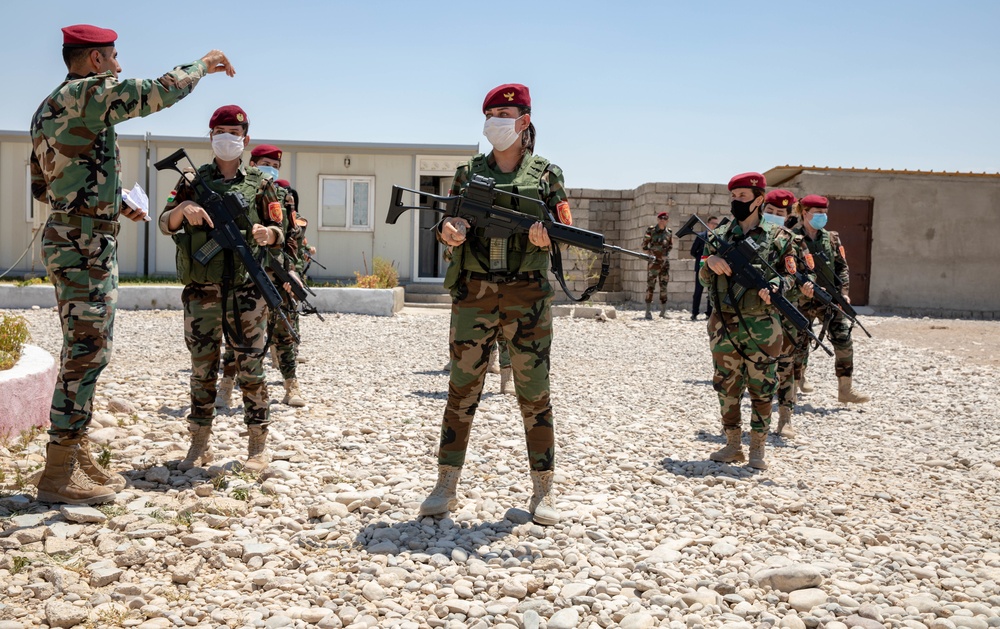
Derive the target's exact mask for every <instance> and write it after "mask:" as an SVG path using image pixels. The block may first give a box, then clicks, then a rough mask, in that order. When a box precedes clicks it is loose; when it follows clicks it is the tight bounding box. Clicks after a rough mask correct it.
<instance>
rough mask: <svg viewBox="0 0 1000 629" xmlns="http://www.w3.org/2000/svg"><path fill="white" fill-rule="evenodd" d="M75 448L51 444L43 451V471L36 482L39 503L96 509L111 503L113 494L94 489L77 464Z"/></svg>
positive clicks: (110, 490)
mask: <svg viewBox="0 0 1000 629" xmlns="http://www.w3.org/2000/svg"><path fill="white" fill-rule="evenodd" d="M78 447H79V446H78V445H77V444H73V445H64V444H61V443H53V442H50V443H49V444H48V446H46V450H45V469H44V470H42V475H41V477H39V479H38V502H52V503H64V504H71V505H96V504H101V503H104V502H113V501H114V499H115V490H114V489H111V488H110V487H104V486H100V485H95V484H94V483H92V482H90V478H88V477H87V475H86V474H84V473H83V472H82V471H81V470H80V468H79V466H78V465H77V462H76V455H77V450H78Z"/></svg>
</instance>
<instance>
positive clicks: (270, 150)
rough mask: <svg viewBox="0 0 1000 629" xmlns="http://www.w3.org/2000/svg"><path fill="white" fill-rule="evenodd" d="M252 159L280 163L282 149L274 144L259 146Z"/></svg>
mask: <svg viewBox="0 0 1000 629" xmlns="http://www.w3.org/2000/svg"><path fill="white" fill-rule="evenodd" d="M213 126H214V125H213ZM250 157H251V158H252V159H259V158H261V157H266V158H268V159H276V160H278V161H279V162H280V161H281V149H279V148H278V147H277V146H274V145H273V144H259V145H257V146H255V147H253V150H252V151H250ZM275 183H278V182H275Z"/></svg>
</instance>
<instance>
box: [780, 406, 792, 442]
mask: <svg viewBox="0 0 1000 629" xmlns="http://www.w3.org/2000/svg"><path fill="white" fill-rule="evenodd" d="M775 432H776V433H777V434H779V435H781V436H782V437H784V438H786V439H793V438H794V437H795V428H793V427H792V409H790V408H788V407H787V406H779V407H778V428H777V430H775Z"/></svg>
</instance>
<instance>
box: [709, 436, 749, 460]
mask: <svg viewBox="0 0 1000 629" xmlns="http://www.w3.org/2000/svg"><path fill="white" fill-rule="evenodd" d="M725 431H726V445H725V447H724V448H722V449H721V450H716V451H715V452H713V453H712V454H710V455H708V458H709V459H711V460H713V461H718V462H719V463H740V462H742V461H743V459H744V457H743V446H742V445H741V444H740V440H741V439H742V438H743V429H742V428H726V429H725Z"/></svg>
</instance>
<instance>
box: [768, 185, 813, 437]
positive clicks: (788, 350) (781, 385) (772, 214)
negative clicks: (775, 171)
mask: <svg viewBox="0 0 1000 629" xmlns="http://www.w3.org/2000/svg"><path fill="white" fill-rule="evenodd" d="M794 206H795V195H794V194H792V193H791V192H790V191H788V190H780V189H779V190H772V191H770V192H768V193H767V195H766V196H765V197H764V213H763V214H762V215H761V218H762V219H763V220H764V221H766V222H768V223H770V224H771V225H774V226H775V227H783V226H784V224H785V219H786V218H787V217H788V215H789V214H790V213H791V210H792V208H793V207H794ZM790 251H791V252H792V255H790V256H787V257H786V258H785V264H786V266H787V267H788V268H786V270H787V271H789V272H790V273H795V272H796V271H798V272H801V273H804V274H806V275H807V276H808V275H809V274H811V273H812V271H811V268H812V266H811V264H810V262H809V260H810V259H811V258H810V257H809V256H806V255H805V252H806V251H807V249H806V248H805V243H803V242H802V237H801V236H794V237H793V238H792V244H791V246H790ZM789 260H791V261H792V262H789ZM802 295H804V296H805V297H806V298H809V297H812V296H813V287H812V282H806V283H805V285H803V286H802V287H799V286H798V285H795V284H793V285H792V286H791V288H789V289H788V291H787V292H786V293H785V297H786V298H787V299H788V301H790V302H792V303H793V304H795V303H797V302H798V301H799V298H800V296H802ZM799 334H800V333H799V330H798V329H797V328H796V327H795V326H794V325H792V324H791V323H789V322H788V321H787V320H786V319H785V318H784V317H781V356H780V357H779V359H778V427H777V428H776V429H775V432H776V433H778V434H779V435H781V436H782V437H785V438H788V439H791V438H793V437H795V429H794V428H793V427H792V412H793V411H794V410H795V402H796V396H795V369H794V362H795V360H794V354H795V344H796V341H797V340H798V337H799Z"/></svg>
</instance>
